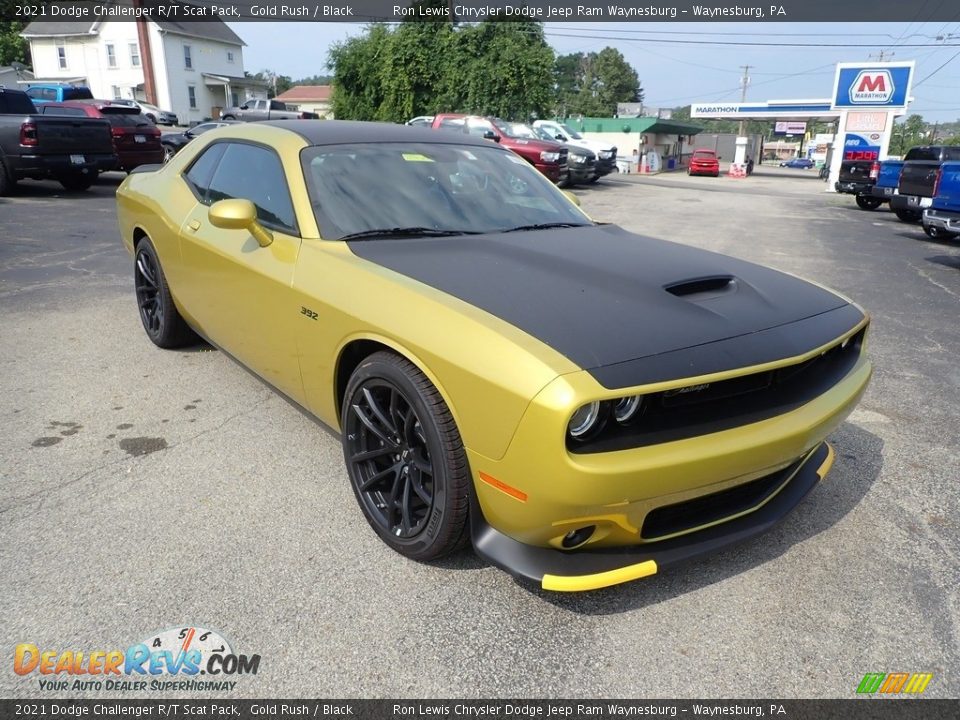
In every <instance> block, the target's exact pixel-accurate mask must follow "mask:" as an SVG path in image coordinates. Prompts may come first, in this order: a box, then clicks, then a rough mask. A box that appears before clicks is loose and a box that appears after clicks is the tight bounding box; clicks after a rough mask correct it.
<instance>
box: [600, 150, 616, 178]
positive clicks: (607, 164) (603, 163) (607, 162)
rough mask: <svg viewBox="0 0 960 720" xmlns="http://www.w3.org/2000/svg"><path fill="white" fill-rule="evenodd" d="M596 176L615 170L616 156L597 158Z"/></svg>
mask: <svg viewBox="0 0 960 720" xmlns="http://www.w3.org/2000/svg"><path fill="white" fill-rule="evenodd" d="M596 169H597V177H603V176H604V175H609V174H610V173H612V172H615V171H616V169H617V156H616V155H612V156H611V157H609V158H597V167H596Z"/></svg>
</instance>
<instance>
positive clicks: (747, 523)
mask: <svg viewBox="0 0 960 720" xmlns="http://www.w3.org/2000/svg"><path fill="white" fill-rule="evenodd" d="M833 459H834V452H833V448H832V447H831V446H830V445H829V444H827V443H826V442H823V443H820V444H819V445H818V446H817V447H815V448H814V449H813V450H812V451H810V452H809V453H807V455H805V456H804V457H803V458H801V459H800V460H798V461H797V462H796V463H794V464H793V465H791V466H788V467H787V468H785V469H784V470H783V471H781V472H782V473H783V475H784V479H783V481H782V482H781V483H780V484H779V485H778V486H777V488H776V489H775V491H774V493H773V494H772V495H771V496H770V497H769V498H768V499H767V500H766V501H765V502H764V503H763V504H762V505H761V506H760V507H758V508H757V509H755V510H753V511H752V512H748V513H747V514H744V515H741V516H740V517H737V518H735V519H733V520H729V521H727V522H723V523H721V524H719V525H713V526H711V527H708V528H705V529H703V530H699V531H697V532H695V533H692V534H690V535H683V536H680V537H675V538H673V539H670V540H664V541H661V542H658V543H654V544H650V545H641V546H632V547H616V548H601V549H596V550H585V551H570V552H564V551H562V550H557V549H554V548H544V547H534V546H532V545H525V544H523V543H520V542H517V541H516V540H514V539H512V538H510V537H508V536H507V535H505V534H503V533H501V532H499V531H497V530H495V529H494V528H492V527H490V525H488V524H486V522H484V520H483V518H482V516H481V515H480V513H479V512H477V511H476V510H477V509H476V508H474V512H473V513H472V518H473V520H472V525H471V535H472V539H473V546H474V549H475V550H476V552H477V554H478V555H479V556H480V557H482V558H483V559H485V560H487V561H488V562H490V563H492V564H494V565H496V566H497V567H500V568H502V569H504V570H506V571H507V572H509V573H511V574H512V575H514V576H515V577H519V578H522V579H525V580H528V581H531V582H535V583H538V584H539V585H540V586H541V587H542V588H543V589H544V590H552V591H557V592H581V591H585V590H597V589H599V588H604V587H609V586H611V585H618V584H620V583H624V582H629V581H631V580H638V579H640V578H643V577H648V576H650V575H654V574H656V573H657V572H659V571H660V570H662V569H664V568H670V567H673V566H675V565H679V564H681V563H683V562H686V561H688V560H693V559H695V558H698V557H702V556H704V555H708V554H711V553H714V552H717V551H719V550H721V549H723V548H727V547H730V546H732V545H736V544H738V543H742V542H744V541H746V540H749V539H751V538H754V537H756V536H758V535H762V534H763V533H765V532H767V531H768V530H769V529H770V528H772V527H773V526H774V525H776V524H777V523H778V522H780V521H781V520H782V519H783V518H785V517H786V516H787V515H789V514H790V512H791V511H792V510H793V509H794V508H795V507H796V506H797V505H799V504H800V502H801V501H802V500H803V498H804V497H806V495H807V493H809V492H810V490H812V489H813V487H814V486H815V485H816V484H817V483H818V482H819V481H821V480H823V479H824V478H825V477H826V476H827V473H828V472H829V471H830V468H831V467H832V465H833Z"/></svg>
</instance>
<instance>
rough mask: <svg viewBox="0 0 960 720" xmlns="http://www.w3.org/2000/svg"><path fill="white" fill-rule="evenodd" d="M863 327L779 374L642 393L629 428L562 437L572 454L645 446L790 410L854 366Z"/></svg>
mask: <svg viewBox="0 0 960 720" xmlns="http://www.w3.org/2000/svg"><path fill="white" fill-rule="evenodd" d="M865 333H866V328H864V329H862V330H861V331H860V332H858V333H857V334H856V335H854V336H853V337H851V338H850V339H849V340H847V341H846V342H844V343H840V344H837V345H834V346H833V347H832V348H830V349H828V350H826V351H825V352H824V353H823V354H821V355H818V356H817V357H815V358H813V359H811V360H807V361H806V362H801V363H797V364H795V365H788V366H787V367H784V368H780V369H779V370H768V371H766V372H761V373H752V374H749V375H742V376H740V377H735V378H731V379H729V380H721V381H719V382H713V383H705V384H702V385H693V386H689V387H685V388H677V389H674V390H665V391H663V392H659V393H651V394H650V395H645V396H644V400H643V407H642V411H641V413H639V414H638V416H637V417H636V418H635V419H634V420H633V421H632V422H630V423H629V424H627V425H620V424H617V423H616V422H613V421H612V419H611V420H609V421H608V422H607V424H606V426H605V427H604V430H603V431H602V432H601V433H600V434H599V435H598V436H597V437H596V438H594V439H592V440H588V441H587V442H576V441H574V440H571V439H570V438H569V436H568V438H567V447H568V449H569V450H570V452H573V453H596V452H611V451H615V450H626V449H628V448H635V447H646V446H649V445H657V444H659V443H665V442H671V441H674V440H682V439H685V438H691V437H697V436H700V435H707V434H709V433H714V432H720V431H721V430H728V429H730V428H733V427H739V426H741V425H747V424H749V423H755V422H759V421H761V420H766V419H767V418H771V417H774V416H776V415H782V414H784V413H787V412H790V411H791V410H795V409H796V408H798V407H800V406H802V405H804V404H806V403H808V402H810V401H811V400H813V399H814V398H816V397H818V396H820V395H822V394H823V393H825V392H826V391H827V390H829V389H830V388H832V387H833V386H834V385H836V384H837V383H838V382H839V381H840V380H841V379H842V378H843V377H844V376H846V374H847V373H849V372H850V370H851V369H852V368H853V366H854V365H855V364H856V363H857V359H858V358H859V357H860V352H861V350H862V347H863V339H864V335H865Z"/></svg>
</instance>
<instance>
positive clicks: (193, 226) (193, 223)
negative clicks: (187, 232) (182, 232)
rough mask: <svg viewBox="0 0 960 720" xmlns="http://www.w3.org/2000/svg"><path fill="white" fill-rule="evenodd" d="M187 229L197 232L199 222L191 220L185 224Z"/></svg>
mask: <svg viewBox="0 0 960 720" xmlns="http://www.w3.org/2000/svg"><path fill="white" fill-rule="evenodd" d="M187 227H188V228H190V229H191V230H193V231H197V230H199V229H200V221H199V220H191V221H190V222H189V223H187Z"/></svg>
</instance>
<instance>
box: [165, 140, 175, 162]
mask: <svg viewBox="0 0 960 720" xmlns="http://www.w3.org/2000/svg"><path fill="white" fill-rule="evenodd" d="M176 154H177V149H176V148H175V147H173V145H168V144H167V143H164V144H163V162H164V163H168V162H170V159H171V158H172V157H173V156H174V155H176Z"/></svg>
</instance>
